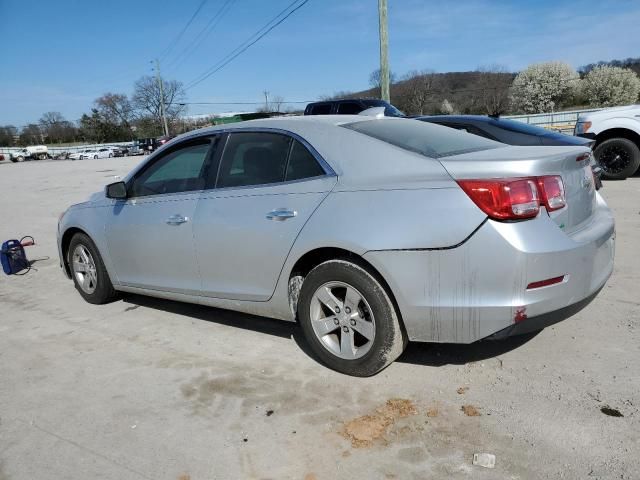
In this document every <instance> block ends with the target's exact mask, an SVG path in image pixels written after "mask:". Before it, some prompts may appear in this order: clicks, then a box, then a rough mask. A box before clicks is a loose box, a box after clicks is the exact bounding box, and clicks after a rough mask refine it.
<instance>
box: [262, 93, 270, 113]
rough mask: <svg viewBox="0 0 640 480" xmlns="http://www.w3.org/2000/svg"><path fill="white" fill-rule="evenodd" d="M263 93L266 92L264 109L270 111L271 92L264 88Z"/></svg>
mask: <svg viewBox="0 0 640 480" xmlns="http://www.w3.org/2000/svg"><path fill="white" fill-rule="evenodd" d="M262 93H264V111H265V112H268V111H269V92H267V91H266V90H264V91H263V92H262Z"/></svg>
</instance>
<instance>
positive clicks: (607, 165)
mask: <svg viewBox="0 0 640 480" xmlns="http://www.w3.org/2000/svg"><path fill="white" fill-rule="evenodd" d="M598 161H599V162H600V165H601V167H602V169H603V170H604V171H605V172H606V173H613V174H615V173H620V172H621V171H623V170H624V169H625V168H627V167H628V166H629V163H631V154H630V153H629V151H628V150H627V149H625V148H623V147H620V146H617V145H612V146H610V147H607V148H606V149H605V150H604V151H603V152H602V154H601V155H600V158H599V159H598Z"/></svg>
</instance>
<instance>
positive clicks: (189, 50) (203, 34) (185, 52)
mask: <svg viewBox="0 0 640 480" xmlns="http://www.w3.org/2000/svg"><path fill="white" fill-rule="evenodd" d="M235 2H236V0H226V1H225V3H223V4H222V6H221V7H220V8H219V9H218V10H217V11H216V13H215V15H214V16H213V17H211V19H210V20H209V21H208V22H207V24H206V25H205V26H204V28H203V29H202V30H200V33H198V35H196V37H195V38H194V39H193V40H192V41H191V43H189V44H188V45H187V46H186V47H185V48H183V49H182V50H181V51H180V53H178V55H176V56H175V57H174V58H173V60H171V61H170V62H169V64H168V65H167V67H168V68H169V69H175V68H178V67H179V66H180V65H182V64H183V63H184V61H185V60H186V59H187V58H189V56H191V54H193V52H195V51H197V50H198V48H199V47H200V45H202V42H204V40H205V39H206V38H207V37H208V36H209V35H211V32H212V31H213V30H214V29H215V28H216V27H217V26H218V24H219V23H220V20H222V17H224V16H225V15H226V14H227V13H229V10H231V7H232V6H233V4H234V3H235ZM227 7H228V8H227Z"/></svg>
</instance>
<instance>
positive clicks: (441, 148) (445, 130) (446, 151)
mask: <svg viewBox="0 0 640 480" xmlns="http://www.w3.org/2000/svg"><path fill="white" fill-rule="evenodd" d="M342 126H343V127H345V128H349V129H351V130H354V131H356V132H360V133H363V134H365V135H368V136H370V137H373V138H376V139H378V140H382V141H383V142H386V143H390V144H391V145H395V146H396V147H400V148H403V149H405V150H409V151H412V152H416V153H419V154H421V155H425V156H427V157H431V158H441V157H449V156H452V155H460V154H463V153H469V152H477V151H480V150H490V149H492V148H498V147H504V144H502V143H499V142H494V141H493V140H489V139H486V138H483V137H479V136H477V135H472V134H470V133H467V132H462V131H459V130H455V129H453V128H449V127H443V126H442V125H436V124H433V123H426V122H419V121H416V120H395V119H394V120H392V119H388V120H383V119H376V120H365V121H363V122H355V123H348V124H345V125H342Z"/></svg>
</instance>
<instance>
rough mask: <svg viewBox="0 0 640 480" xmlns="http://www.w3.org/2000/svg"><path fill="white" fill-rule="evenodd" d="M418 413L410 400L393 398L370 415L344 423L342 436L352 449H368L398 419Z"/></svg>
mask: <svg viewBox="0 0 640 480" xmlns="http://www.w3.org/2000/svg"><path fill="white" fill-rule="evenodd" d="M417 413H418V411H417V409H416V407H415V405H414V404H413V402H412V401H411V400H405V399H402V398H394V399H391V400H387V403H385V404H384V405H383V406H382V407H380V408H377V409H376V411H375V412H374V413H372V414H370V415H363V416H362V417H358V418H355V419H353V420H350V421H349V422H346V423H345V424H344V427H343V429H342V436H344V437H345V438H346V439H347V440H350V441H351V446H352V447H354V448H362V447H370V446H371V445H372V444H373V442H375V441H376V440H379V439H381V438H383V437H384V435H385V434H386V433H387V430H388V429H389V427H390V426H391V425H393V424H394V423H395V421H396V420H397V419H398V418H404V417H408V416H409V415H415V414H417Z"/></svg>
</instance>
